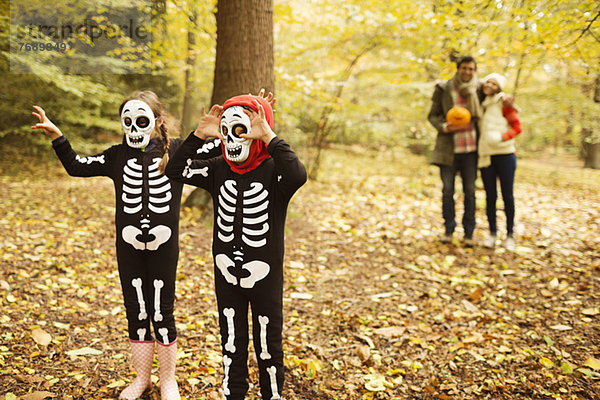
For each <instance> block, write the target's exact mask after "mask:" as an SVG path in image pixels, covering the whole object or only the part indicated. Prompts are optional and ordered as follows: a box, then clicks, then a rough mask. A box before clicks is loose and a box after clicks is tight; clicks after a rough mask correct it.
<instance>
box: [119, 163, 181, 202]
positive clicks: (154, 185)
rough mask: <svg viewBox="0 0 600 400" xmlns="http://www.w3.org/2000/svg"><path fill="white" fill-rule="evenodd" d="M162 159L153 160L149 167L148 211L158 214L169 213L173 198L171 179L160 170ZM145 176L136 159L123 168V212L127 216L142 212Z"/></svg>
mask: <svg viewBox="0 0 600 400" xmlns="http://www.w3.org/2000/svg"><path fill="white" fill-rule="evenodd" d="M160 160H161V159H160V158H153V159H152V164H150V165H149V166H148V193H149V196H148V209H149V210H150V211H152V212H154V213H156V214H164V213H166V212H168V211H169V209H170V208H169V201H170V200H171V198H172V195H171V184H170V183H169V178H167V177H166V176H164V175H163V174H161V173H160V171H159V170H158V164H159V163H160ZM143 184H144V175H143V171H142V166H141V165H140V164H138V163H137V162H136V159H135V158H131V159H129V160H128V161H127V163H126V165H125V166H124V167H123V196H122V200H123V203H125V204H124V206H123V211H125V212H126V213H127V214H136V213H138V212H140V211H142V207H143V204H142V203H143V202H142V188H143Z"/></svg>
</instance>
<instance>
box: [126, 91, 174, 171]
mask: <svg viewBox="0 0 600 400" xmlns="http://www.w3.org/2000/svg"><path fill="white" fill-rule="evenodd" d="M129 100H141V101H143V102H144V103H146V104H148V105H149V106H150V109H151V110H152V112H153V113H154V117H155V118H160V117H163V123H162V124H161V125H160V128H159V130H160V136H161V139H162V142H163V151H164V152H165V153H164V154H163V157H162V160H161V161H160V164H159V165H158V170H159V171H160V173H161V174H164V172H165V168H166V167H167V163H168V162H169V147H170V146H171V144H170V141H169V133H170V134H175V135H177V134H178V133H179V124H178V123H177V121H175V118H174V117H173V116H172V115H171V114H169V112H168V111H167V110H165V108H164V106H163V105H162V103H161V102H160V100H159V99H158V96H157V95H156V93H154V92H153V91H151V90H140V91H137V92H133V93H132V94H130V95H129V96H127V97H126V98H125V100H123V102H122V103H121V105H120V106H119V115H121V111H123V106H124V105H125V103H127V102H128V101H129Z"/></svg>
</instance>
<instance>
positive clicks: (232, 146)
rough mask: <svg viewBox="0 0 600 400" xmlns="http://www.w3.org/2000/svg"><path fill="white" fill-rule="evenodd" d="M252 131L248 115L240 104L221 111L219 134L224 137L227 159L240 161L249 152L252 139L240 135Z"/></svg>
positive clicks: (244, 159) (243, 159)
mask: <svg viewBox="0 0 600 400" xmlns="http://www.w3.org/2000/svg"><path fill="white" fill-rule="evenodd" d="M251 131H252V126H251V123H250V117H248V115H247V114H246V113H245V112H244V107H242V106H231V107H229V108H227V109H226V110H225V111H224V112H223V117H222V118H221V134H222V135H223V137H224V138H225V157H227V159H228V160H229V161H233V162H236V163H241V162H244V161H246V159H247V158H248V155H249V154H250V146H251V145H252V139H244V138H242V137H240V135H242V134H248V133H250V132H251Z"/></svg>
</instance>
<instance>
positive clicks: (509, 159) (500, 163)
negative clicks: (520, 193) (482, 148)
mask: <svg viewBox="0 0 600 400" xmlns="http://www.w3.org/2000/svg"><path fill="white" fill-rule="evenodd" d="M516 170H517V156H516V155H515V154H500V155H495V156H492V164H491V165H490V166H489V167H486V168H481V179H482V180H483V187H484V188H485V195H486V214H487V218H488V222H489V224H490V233H491V234H492V235H496V233H497V231H498V228H497V226H496V200H497V199H498V191H497V185H496V181H497V180H498V179H500V190H501V191H502V200H503V201H504V212H505V213H506V234H507V235H508V236H512V234H513V227H514V221H515V198H514V195H513V189H514V183H515V171H516Z"/></svg>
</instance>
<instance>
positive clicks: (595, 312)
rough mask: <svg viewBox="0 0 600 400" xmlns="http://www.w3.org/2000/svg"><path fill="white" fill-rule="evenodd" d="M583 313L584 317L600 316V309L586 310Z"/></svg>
mask: <svg viewBox="0 0 600 400" xmlns="http://www.w3.org/2000/svg"><path fill="white" fill-rule="evenodd" d="M581 313H582V314H583V315H587V316H589V317H592V316H594V315H598V314H600V308H598V307H594V308H585V309H583V310H581Z"/></svg>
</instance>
